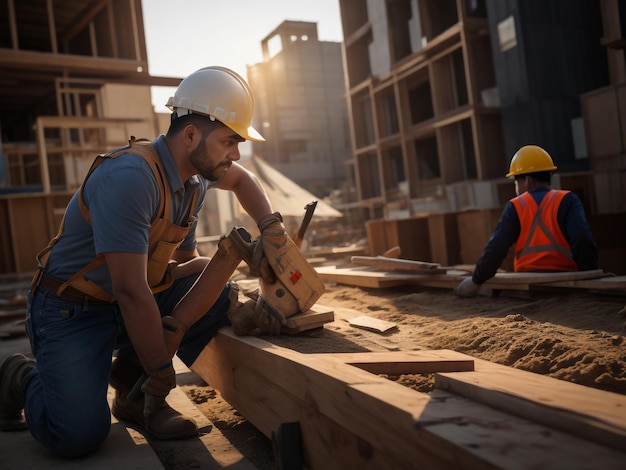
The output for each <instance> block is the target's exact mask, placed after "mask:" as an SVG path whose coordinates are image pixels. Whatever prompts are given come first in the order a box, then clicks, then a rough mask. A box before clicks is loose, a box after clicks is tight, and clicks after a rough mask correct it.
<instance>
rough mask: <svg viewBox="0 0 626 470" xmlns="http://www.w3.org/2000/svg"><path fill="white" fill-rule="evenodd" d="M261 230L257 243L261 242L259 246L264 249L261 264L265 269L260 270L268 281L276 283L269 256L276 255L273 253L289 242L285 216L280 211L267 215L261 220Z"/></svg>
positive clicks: (262, 276) (261, 275) (261, 274)
mask: <svg viewBox="0 0 626 470" xmlns="http://www.w3.org/2000/svg"><path fill="white" fill-rule="evenodd" d="M259 230H260V231H261V236H260V237H259V238H258V240H257V243H258V244H260V246H259V248H262V250H263V251H262V255H263V256H262V258H261V264H260V267H261V268H263V270H261V271H260V277H261V278H262V279H263V280H264V281H265V282H266V283H268V284H274V282H276V274H275V273H274V271H273V270H272V268H271V265H272V263H271V262H270V260H269V259H268V258H267V256H268V255H269V256H275V255H273V254H275V253H276V252H277V250H278V251H279V250H280V249H281V248H282V247H284V246H285V244H286V243H287V232H286V230H285V226H284V225H283V217H282V216H281V215H280V213H278V212H274V213H273V214H268V215H266V216H265V217H263V218H261V220H260V221H259ZM255 258H256V257H255Z"/></svg>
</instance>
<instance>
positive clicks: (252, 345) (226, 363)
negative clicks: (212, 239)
mask: <svg viewBox="0 0 626 470" xmlns="http://www.w3.org/2000/svg"><path fill="white" fill-rule="evenodd" d="M192 370H193V371H194V372H196V373H197V374H198V375H200V377H202V378H203V379H204V380H205V381H206V382H207V383H208V384H210V385H211V386H213V387H214V388H216V389H217V390H219V392H220V394H221V395H222V397H223V398H224V399H225V400H226V401H228V402H229V403H230V404H231V405H232V406H233V407H234V408H235V409H237V410H238V411H239V412H240V413H241V414H242V415H243V416H244V417H245V418H246V419H247V420H248V421H249V422H250V423H252V424H253V425H254V426H256V427H257V428H258V429H259V430H260V431H261V432H263V433H264V434H265V435H267V436H268V437H269V436H270V435H271V432H272V431H274V430H276V429H278V427H279V426H280V425H281V423H285V422H298V423H299V425H300V430H301V437H302V440H301V442H302V452H303V464H304V467H306V468H310V469H312V470H316V469H324V470H326V469H331V470H333V469H345V468H359V467H363V468H393V469H396V468H397V469H405V468H406V469H409V468H416V466H420V467H424V468H429V469H449V468H459V469H492V470H493V469H496V468H513V467H516V468H554V467H561V468H581V466H582V467H590V468H591V467H593V468H597V466H598V465H601V466H602V468H603V469H618V468H619V469H621V468H622V467H623V462H624V458H626V453H624V452H623V451H621V452H620V451H617V450H614V449H610V448H607V447H605V446H601V445H598V444H594V443H590V442H586V441H584V440H582V439H579V438H576V437H573V436H571V435H570V434H566V433H562V432H558V431H554V430H551V429H549V428H546V427H545V426H542V425H539V424H536V423H532V422H530V421H529V420H527V419H520V418H516V417H515V416H514V415H512V414H508V413H504V412H501V411H498V410H495V409H493V408H490V407H487V406H485V405H482V404H480V403H477V402H475V401H472V400H469V399H467V398H462V397H459V396H456V395H454V394H450V393H449V392H443V391H439V390H436V391H435V392H436V393H433V394H431V395H429V394H424V393H419V392H416V391H415V390H412V389H410V388H408V387H404V386H402V385H400V384H398V383H396V382H393V381H390V380H386V379H384V378H382V377H379V376H376V375H373V374H370V373H368V372H365V371H363V370H360V369H358V368H357V367H353V366H350V365H347V364H344V363H342V362H340V361H339V360H337V359H327V360H324V359H323V358H321V357H320V355H318V354H314V355H308V354H301V353H298V352H296V351H293V350H290V349H287V348H282V347H279V346H276V345H274V344H272V343H269V342H267V341H264V340H263V339H261V338H255V337H237V336H235V335H234V334H233V333H232V330H231V329H230V328H223V329H221V330H220V331H219V332H218V333H217V334H216V335H215V337H214V338H213V340H212V341H211V342H210V343H209V345H208V346H207V347H206V348H205V349H204V350H203V352H202V353H201V355H200V356H199V358H198V359H197V360H196V362H195V363H194V364H193V365H192ZM459 374H473V372H463V373H459ZM552 380H555V379H552Z"/></svg>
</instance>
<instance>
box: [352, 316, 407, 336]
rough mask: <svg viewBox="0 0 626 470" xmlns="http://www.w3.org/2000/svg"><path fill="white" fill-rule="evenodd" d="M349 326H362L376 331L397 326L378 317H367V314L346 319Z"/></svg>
mask: <svg viewBox="0 0 626 470" xmlns="http://www.w3.org/2000/svg"><path fill="white" fill-rule="evenodd" d="M348 324H349V325H350V326H355V327H357V328H363V329H365V330H369V331H375V332H377V333H385V332H387V331H389V330H392V329H394V328H397V326H398V325H397V324H396V323H393V322H390V321H385V320H380V319H379V318H373V317H368V316H367V315H360V316H358V317H355V318H352V319H351V320H349V321H348Z"/></svg>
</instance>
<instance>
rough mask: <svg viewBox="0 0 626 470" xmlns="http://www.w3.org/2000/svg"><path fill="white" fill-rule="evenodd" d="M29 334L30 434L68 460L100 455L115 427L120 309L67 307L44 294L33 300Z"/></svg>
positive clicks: (68, 304) (26, 381)
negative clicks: (110, 396)
mask: <svg viewBox="0 0 626 470" xmlns="http://www.w3.org/2000/svg"><path fill="white" fill-rule="evenodd" d="M26 328H27V331H28V336H29V339H30V342H31V348H32V351H33V354H34V355H35V358H36V359H37V367H36V368H35V369H33V370H31V371H30V372H29V373H28V374H27V375H26V376H25V377H24V381H23V384H24V387H25V390H26V403H25V416H26V421H27V422H28V427H29V429H30V432H31V434H32V435H33V437H34V438H35V439H36V440H37V441H39V442H40V443H41V444H43V445H44V446H45V447H46V448H48V449H49V450H51V451H52V452H54V453H56V454H58V455H62V456H65V457H76V456H79V455H83V454H86V453H88V452H91V451H93V450H95V449H97V448H98V447H99V446H100V445H101V444H102V442H103V441H104V440H105V438H106V437H107V435H108V434H109V431H110V427H111V413H110V410H109V405H108V402H107V387H108V382H109V374H110V370H111V356H112V353H113V347H114V344H115V338H116V336H117V334H118V332H119V331H120V328H121V316H120V314H119V311H118V309H117V307H115V306H113V305H110V304H104V303H97V304H94V303H92V304H78V303H73V302H66V301H63V300H61V299H59V298H58V297H57V296H55V295H53V294H50V293H48V292H47V291H45V290H41V289H40V290H37V291H36V292H35V294H34V295H32V294H29V296H28V306H27V316H26Z"/></svg>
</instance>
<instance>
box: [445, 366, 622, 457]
mask: <svg viewBox="0 0 626 470" xmlns="http://www.w3.org/2000/svg"><path fill="white" fill-rule="evenodd" d="M468 357H470V356H468ZM475 365H476V370H475V371H474V372H471V373H442V374H437V375H435V387H438V388H442V389H444V390H448V391H450V392H453V393H458V394H460V395H463V396H466V397H469V398H472V399H473V400H477V401H479V402H481V403H484V404H486V405H489V406H493V407H495V408H498V409H501V410H504V411H507V412H509V413H513V414H517V415H519V416H522V417H524V418H527V419H531V420H534V421H536V422H538V423H542V424H545V425H547V426H550V427H554V428H556V429H559V430H561V431H564V432H570V433H572V434H575V435H577V436H579V437H581V438H583V439H586V440H590V441H594V442H597V443H599V444H602V445H610V446H612V447H614V448H616V449H620V450H624V449H626V396H624V395H619V394H617V393H610V392H605V391H602V390H597V389H593V388H590V387H584V386H582V385H578V384H574V383H571V382H566V381H563V380H557V379H553V378H551V377H548V376H544V375H539V374H534V373H532V372H527V371H523V370H519V369H514V368H511V367H506V366H502V365H499V364H494V363H491V362H488V361H482V360H478V359H476V360H475Z"/></svg>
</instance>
